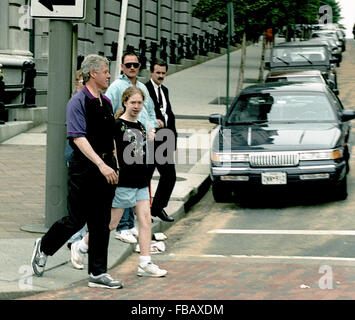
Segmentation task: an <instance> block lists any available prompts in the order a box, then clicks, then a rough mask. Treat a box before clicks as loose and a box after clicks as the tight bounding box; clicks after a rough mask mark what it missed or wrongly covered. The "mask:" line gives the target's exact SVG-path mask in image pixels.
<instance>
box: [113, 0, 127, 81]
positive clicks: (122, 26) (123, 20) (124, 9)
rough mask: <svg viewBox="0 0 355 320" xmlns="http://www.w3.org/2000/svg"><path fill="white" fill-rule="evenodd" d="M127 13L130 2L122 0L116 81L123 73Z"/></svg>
mask: <svg viewBox="0 0 355 320" xmlns="http://www.w3.org/2000/svg"><path fill="white" fill-rule="evenodd" d="M127 11H128V0H122V4H121V18H120V30H119V33H118V45H117V58H116V70H115V77H114V79H116V78H117V77H118V76H119V75H120V73H121V59H122V56H123V46H124V37H125V34H126V21H127Z"/></svg>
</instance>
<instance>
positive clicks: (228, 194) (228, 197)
mask: <svg viewBox="0 0 355 320" xmlns="http://www.w3.org/2000/svg"><path fill="white" fill-rule="evenodd" d="M212 195H213V198H214V201H216V202H218V203H221V202H231V201H232V191H231V190H228V189H227V188H226V187H225V186H223V185H222V184H220V183H216V182H213V183H212Z"/></svg>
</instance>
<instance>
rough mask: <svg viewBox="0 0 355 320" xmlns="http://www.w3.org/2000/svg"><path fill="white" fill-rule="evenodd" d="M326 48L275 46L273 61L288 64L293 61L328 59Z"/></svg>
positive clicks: (309, 62)
mask: <svg viewBox="0 0 355 320" xmlns="http://www.w3.org/2000/svg"><path fill="white" fill-rule="evenodd" d="M326 60H327V52H326V48H320V47H284V48H281V47H280V48H274V49H273V52H272V62H274V63H283V64H285V65H288V64H290V63H293V62H306V63H308V64H313V63H314V62H320V61H326Z"/></svg>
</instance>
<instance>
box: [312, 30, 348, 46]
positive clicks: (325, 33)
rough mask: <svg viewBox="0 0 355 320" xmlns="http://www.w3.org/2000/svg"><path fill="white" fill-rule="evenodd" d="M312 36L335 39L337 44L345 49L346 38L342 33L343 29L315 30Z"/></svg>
mask: <svg viewBox="0 0 355 320" xmlns="http://www.w3.org/2000/svg"><path fill="white" fill-rule="evenodd" d="M311 38H312V39H313V38H330V39H333V40H335V43H336V45H337V46H338V47H339V48H341V50H342V51H345V40H344V39H343V36H342V34H341V31H337V30H319V31H313V32H312V33H311Z"/></svg>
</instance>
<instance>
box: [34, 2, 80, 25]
mask: <svg viewBox="0 0 355 320" xmlns="http://www.w3.org/2000/svg"><path fill="white" fill-rule="evenodd" d="M30 7H31V10H30V16H31V17H32V18H35V19H36V18H39V19H43V18H45V19H56V20H83V19H85V12H86V0H31V6H30Z"/></svg>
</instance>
